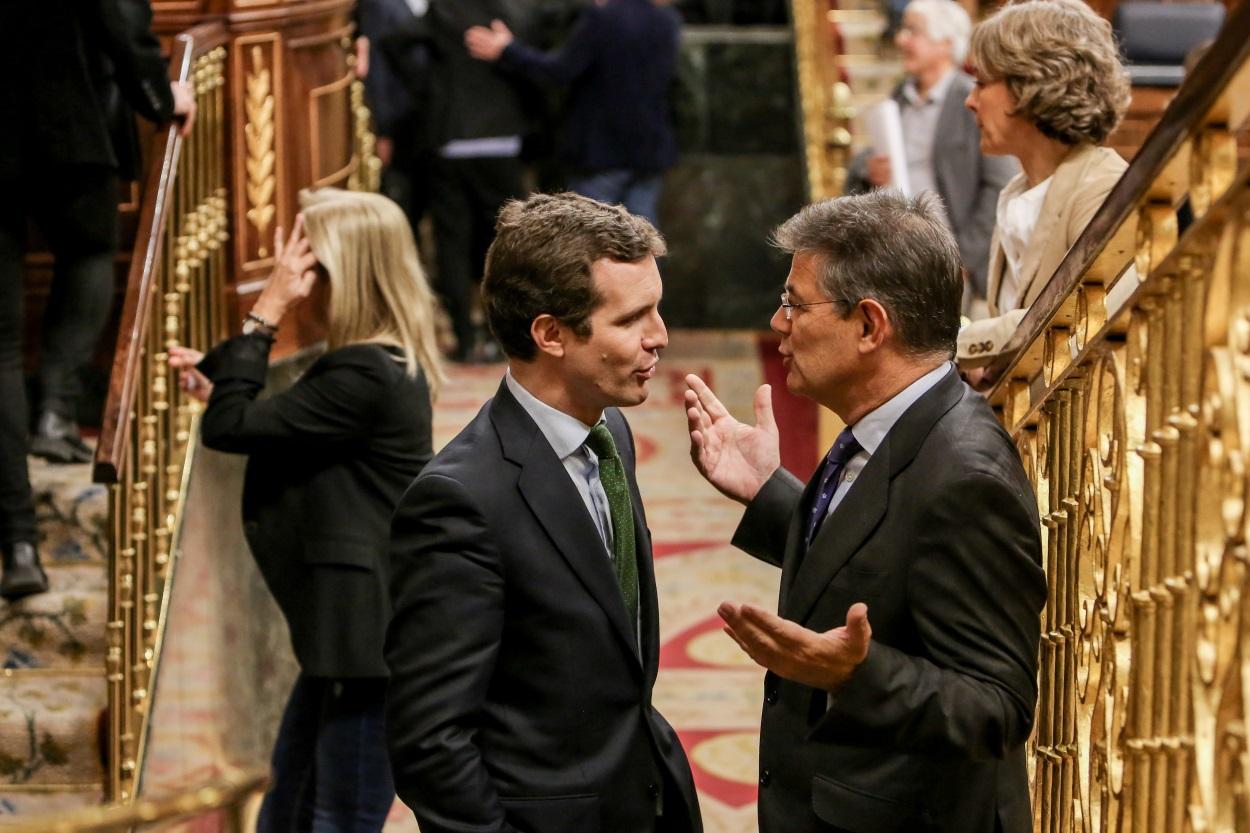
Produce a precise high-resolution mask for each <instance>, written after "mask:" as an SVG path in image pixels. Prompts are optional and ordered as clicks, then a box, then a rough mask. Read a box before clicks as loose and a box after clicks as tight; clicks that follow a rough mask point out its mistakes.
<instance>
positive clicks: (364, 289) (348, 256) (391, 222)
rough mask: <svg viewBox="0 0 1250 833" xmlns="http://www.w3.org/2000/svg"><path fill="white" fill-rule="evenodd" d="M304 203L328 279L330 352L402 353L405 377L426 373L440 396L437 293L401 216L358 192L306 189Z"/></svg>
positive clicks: (316, 252) (433, 391) (389, 204)
mask: <svg viewBox="0 0 1250 833" xmlns="http://www.w3.org/2000/svg"><path fill="white" fill-rule="evenodd" d="M299 197H300V206H301V208H302V209H303V214H304V229H305V232H306V233H307V235H308V244H309V246H310V247H311V248H312V252H313V254H314V255H315V256H316V257H317V261H318V262H319V263H320V264H321V266H322V267H323V268H324V269H325V271H326V273H327V274H328V275H329V278H330V300H329V325H330V335H329V346H330V349H331V350H333V349H335V348H338V347H343V346H344V345H348V344H360V343H367V344H385V345H390V346H394V347H399V348H400V349H401V350H403V353H404V362H405V365H406V367H407V371H408V374H409V375H410V376H414V377H415V376H416V375H417V371H418V369H420V370H421V371H424V373H425V379H426V384H427V385H429V388H430V394H431V396H434V395H436V394H437V393H438V389H439V386H440V384H441V383H442V382H443V379H444V377H443V370H442V359H441V356H440V354H439V351H438V345H437V343H436V342H435V336H434V293H433V292H431V290H430V285H429V283H428V282H427V281H426V279H425V271H424V270H423V269H422V268H421V261H420V260H418V258H417V244H416V242H415V241H414V240H413V238H412V227H411V226H410V225H409V224H408V218H407V217H406V216H405V215H404V212H403V211H402V210H401V209H400V207H399V206H398V205H396V204H395V203H394V202H392V201H391V200H389V199H387V198H386V197H383V196H381V195H379V194H369V193H363V192H359V191H343V190H340V189H338V188H320V189H318V190H315V191H313V190H309V189H305V190H303V191H300V195H299Z"/></svg>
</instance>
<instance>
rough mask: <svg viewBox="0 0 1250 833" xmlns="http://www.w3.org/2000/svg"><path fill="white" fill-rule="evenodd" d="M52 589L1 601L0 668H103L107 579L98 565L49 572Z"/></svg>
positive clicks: (106, 614) (63, 568)
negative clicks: (11, 601) (9, 601)
mask: <svg viewBox="0 0 1250 833" xmlns="http://www.w3.org/2000/svg"><path fill="white" fill-rule="evenodd" d="M48 581H49V584H50V585H51V589H50V590H49V591H48V592H47V593H40V594H39V595H36V596H27V597H26V598H24V599H21V600H19V601H17V602H13V603H8V602H3V601H0V666H2V667H4V668H10V669H15V668H43V669H58V670H59V669H71V670H80V669H94V670H98V669H102V668H103V667H104V657H105V652H106V650H107V644H106V641H107V634H106V630H105V623H106V622H107V621H108V581H107V578H106V576H105V573H104V570H103V569H101V568H100V567H97V566H94V565H83V566H76V567H58V568H57V569H53V570H49V571H48Z"/></svg>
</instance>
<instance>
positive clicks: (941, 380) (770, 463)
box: [686, 191, 1046, 833]
mask: <svg viewBox="0 0 1250 833" xmlns="http://www.w3.org/2000/svg"><path fill="white" fill-rule="evenodd" d="M933 203H934V198H933V197H932V195H922V196H921V197H918V198H914V199H907V198H904V197H902V196H901V195H899V194H898V193H897V192H893V191H877V192H874V193H872V194H869V195H864V196H857V197H843V198H841V199H837V200H829V201H827V202H823V203H818V204H816V205H812V206H809V207H807V208H805V209H804V210H803V211H801V212H800V213H799V214H798V215H796V216H795V217H793V218H791V219H790V220H789V221H787V222H786V223H785V224H784V225H782V226H781V228H780V229H778V231H777V240H778V242H779V244H780V245H781V246H782V247H783V248H784V249H786V250H787V251H790V252H791V253H792V254H793V256H794V259H793V265H792V267H791V270H790V275H789V277H788V279H787V282H786V291H785V294H784V295H783V296H782V308H781V309H779V310H778V311H777V313H776V314H775V315H774V316H773V319H772V327H773V329H774V330H776V331H777V332H778V333H779V334H780V336H781V345H780V348H779V349H780V352H781V355H782V356H783V359H784V362H785V365H786V386H787V387H788V388H789V389H790V390H791V391H792V392H794V393H799V394H802V395H805V396H808V397H810V398H812V399H814V400H816V401H817V402H818V403H820V404H821V405H823V406H824V407H826V408H828V409H830V410H831V411H833V412H834V413H835V414H837V415H838V416H839V417H840V418H841V419H842V420H843V422H845V423H846V424H847V426H849V427H848V428H847V429H846V430H844V431H843V432H842V433H841V435H840V436H839V437H838V439H837V442H835V443H834V446H833V448H831V449H830V451H829V455H828V456H827V457H826V459H825V462H824V463H823V464H822V466H821V467H820V469H819V470H818V471H817V473H816V475H815V476H814V477H813V478H812V480H811V482H810V483H808V484H807V486H806V487H804V486H803V484H802V483H800V482H799V481H798V480H796V479H795V478H794V477H793V476H792V475H790V473H789V472H787V471H785V470H784V469H782V468H780V464H779V454H778V448H777V428H776V424H775V423H774V422H773V418H772V411H771V406H770V404H769V395H770V393H769V390H768V388H767V386H765V387H762V388H761V389H760V391H759V393H758V394H757V396H756V404H755V409H756V417H757V420H756V422H757V424H756V425H755V426H754V427H749V426H746V425H744V424H742V423H740V422H738V421H737V420H735V419H734V418H733V417H732V416H730V415H729V414H728V413H727V412H726V411H725V409H724V407H723V406H722V405H721V403H720V402H719V401H718V400H717V399H716V397H715V396H714V395H713V394H712V392H711V391H710V390H709V389H708V388H707V386H706V385H705V384H703V382H702V381H701V380H699V379H698V378H697V377H694V376H691V377H688V382H689V383H690V386H691V390H690V391H688V392H687V394H686V402H687V405H688V410H687V417H688V419H689V422H690V435H691V442H692V454H693V457H694V459H695V463H696V465H697V466H698V467H699V469H700V471H701V472H702V473H703V474H704V476H705V477H707V479H708V480H709V481H710V482H711V483H712V484H713V485H715V486H716V487H717V488H718V489H720V490H721V491H722V492H724V493H725V494H727V495H728V496H730V497H732V498H735V499H737V500H739V501H741V502H743V503H745V504H746V505H747V511H746V514H745V515H744V517H743V519H742V523H741V524H740V525H739V527H738V530H737V532H736V534H735V537H734V543H735V545H737V546H738V547H740V548H742V549H744V550H746V551H747V552H748V553H750V554H752V555H754V556H756V557H757V558H760V559H762V560H765V561H767V562H769V563H772V564H776V565H778V566H780V567H781V570H782V572H781V593H780V602H779V613H780V615H773V614H772V613H769V612H767V611H764V610H761V609H759V608H755V607H752V606H750V605H737V604H732V603H725V604H722V605H721V608H720V611H719V612H720V614H721V616H722V617H723V618H724V620H725V623H726V626H727V630H728V632H729V633H730V635H732V636H733V637H734V639H735V640H737V642H738V643H739V645H740V646H741V647H742V648H743V649H744V650H745V651H746V652H747V653H748V654H749V655H750V656H751V657H752V658H753V659H755V661H756V662H758V663H760V664H761V665H763V666H764V667H766V668H767V669H768V670H769V673H768V674H767V675H766V677H765V683H764V707H763V718H762V725H761V733H760V797H759V814H760V829H761V831H763V833H804V831H844V830H845V831H857V833H859V832H860V831H863V832H865V833H886V831H907V833H915V831H943V832H944V833H995V831H1004V833H1025V832H1026V831H1030V830H1032V822H1031V819H1030V808H1029V795H1028V784H1027V778H1026V773H1025V748H1024V744H1025V741H1026V739H1027V738H1028V736H1029V731H1030V729H1031V727H1032V721H1033V709H1034V704H1035V700H1036V696H1037V688H1036V658H1037V650H1038V641H1039V628H1040V626H1039V619H1038V617H1039V614H1040V611H1041V609H1042V606H1043V604H1044V602H1045V598H1046V580H1045V575H1044V573H1043V571H1042V567H1041V543H1040V539H1039V534H1038V514H1037V503H1036V500H1035V498H1034V496H1033V492H1032V489H1031V488H1030V486H1029V482H1028V480H1027V479H1026V477H1025V474H1024V471H1023V468H1022V467H1021V465H1020V461H1019V458H1018V457H1017V455H1016V452H1015V449H1014V446H1013V445H1012V442H1011V438H1010V437H1009V436H1008V435H1007V434H1006V432H1005V431H1004V430H1003V429H1002V427H1001V426H1000V425H999V424H998V421H997V420H996V419H995V418H994V414H993V413H992V412H991V410H990V408H989V406H988V405H987V404H986V402H985V400H984V399H982V398H981V396H979V395H978V394H976V393H974V392H973V391H972V390H971V389H970V388H968V387H967V386H966V385H965V384H964V383H963V382H962V381H961V380H960V378H959V376H958V374H957V373H956V372H955V370H954V367H953V365H952V364H951V362H950V359H951V357H952V355H953V354H954V348H955V335H956V332H957V330H958V328H959V296H960V283H961V278H960V271H959V256H958V250H957V249H956V246H955V241H954V239H953V238H952V237H951V235H950V232H949V231H948V230H947V229H946V227H945V225H944V224H943V223H942V221H941V218H940V216H939V215H938V213H937V209H936V206H935V205H934V204H933ZM883 241H886V242H884V243H883ZM870 622H871V624H870Z"/></svg>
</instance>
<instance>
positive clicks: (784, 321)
mask: <svg viewBox="0 0 1250 833" xmlns="http://www.w3.org/2000/svg"><path fill="white" fill-rule="evenodd" d="M768 326H769V327H771V328H772V331H773V332H774V333H780V334H781V335H785V334H786V333H788V332H790V319H788V318H786V311H785V310H784V309H783V308H782V307H777V311H776V312H774V313H773V317H772V318H770V319H769V320H768Z"/></svg>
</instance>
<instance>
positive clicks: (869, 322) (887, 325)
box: [856, 298, 894, 353]
mask: <svg viewBox="0 0 1250 833" xmlns="http://www.w3.org/2000/svg"><path fill="white" fill-rule="evenodd" d="M856 314H857V315H858V316H859V322H860V332H859V345H860V351H861V352H865V353H866V352H868V351H869V350H876V349H877V348H879V347H880V346H881V345H882V344H883V343H884V342H885V340H886V339H887V338H889V337H891V336H892V335H894V322H892V321H891V320H890V315H889V313H887V312H886V311H885V307H883V306H881V303H880V302H879V301H876V300H874V299H872V298H864V299H863V300H862V301H860V302H859V304H857V305H856Z"/></svg>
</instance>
